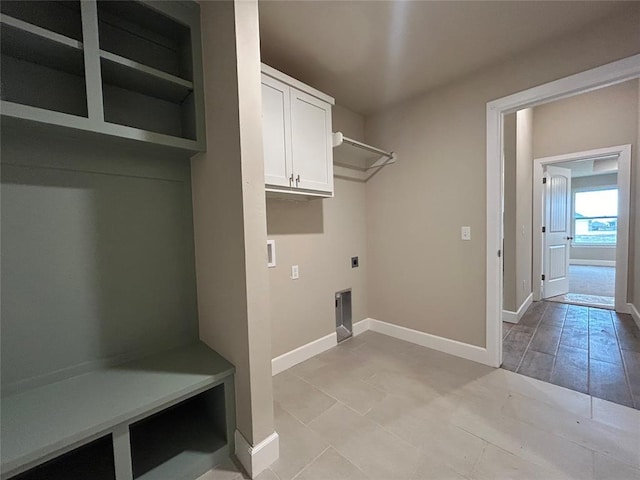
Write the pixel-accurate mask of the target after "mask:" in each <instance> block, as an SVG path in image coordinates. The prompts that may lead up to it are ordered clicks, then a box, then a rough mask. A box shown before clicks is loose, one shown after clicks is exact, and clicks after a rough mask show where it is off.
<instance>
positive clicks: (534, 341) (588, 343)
mask: <svg viewBox="0 0 640 480" xmlns="http://www.w3.org/2000/svg"><path fill="white" fill-rule="evenodd" d="M502 368H504V369H507V370H511V371H514V372H517V373H520V374H522V375H526V376H529V377H533V378H537V379H539V380H543V381H545V382H549V383H553V384H556V385H560V386H562V387H566V388H570V389H572V390H576V391H578V392H582V393H588V394H589V395H592V396H594V397H597V398H602V399H605V400H609V401H611V402H615V403H618V404H620V405H626V406H629V407H633V408H636V409H640V330H639V329H638V327H637V326H636V324H635V322H634V321H633V319H632V317H631V316H630V315H626V314H618V313H616V312H613V311H611V310H605V309H601V308H590V307H585V306H578V305H566V304H560V303H553V302H534V303H533V305H531V307H529V310H527V312H526V313H525V315H524V316H523V317H522V319H521V320H520V322H519V323H518V324H510V323H503V364H502Z"/></svg>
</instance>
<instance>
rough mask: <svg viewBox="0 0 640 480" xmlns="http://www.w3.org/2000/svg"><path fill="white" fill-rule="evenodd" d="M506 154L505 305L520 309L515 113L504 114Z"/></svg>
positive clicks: (504, 220) (515, 309)
mask: <svg viewBox="0 0 640 480" xmlns="http://www.w3.org/2000/svg"><path fill="white" fill-rule="evenodd" d="M503 125H504V127H503V128H504V130H503V140H502V141H503V155H504V218H503V222H504V227H503V228H504V237H503V242H504V257H503V258H504V260H503V261H504V276H503V288H502V308H503V310H508V311H510V312H515V311H517V310H518V304H517V298H516V294H517V291H516V284H517V279H516V258H517V257H516V253H517V252H516V235H517V231H516V230H517V229H516V206H517V184H516V170H517V163H516V152H517V135H516V114H515V113H511V114H509V115H505V116H504V122H503Z"/></svg>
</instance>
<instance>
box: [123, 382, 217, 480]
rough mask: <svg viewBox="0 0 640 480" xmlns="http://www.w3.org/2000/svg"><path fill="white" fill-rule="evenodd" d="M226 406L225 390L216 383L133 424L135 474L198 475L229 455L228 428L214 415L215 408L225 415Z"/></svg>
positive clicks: (152, 476)
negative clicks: (217, 424)
mask: <svg viewBox="0 0 640 480" xmlns="http://www.w3.org/2000/svg"><path fill="white" fill-rule="evenodd" d="M220 404H222V405H221V406H220V407H217V405H220ZM223 407H224V391H223V389H222V388H221V387H217V388H214V389H211V390H207V391H206V392H203V393H201V394H200V395H198V396H196V397H193V398H191V399H189V400H186V401H184V402H181V403H180V404H178V405H176V406H174V407H172V408H170V409H168V410H165V411H162V412H159V413H157V414H156V415H154V416H152V417H150V418H146V419H144V420H142V421H140V422H138V423H136V424H134V425H131V428H130V431H131V433H130V435H131V452H132V462H133V478H134V479H144V480H155V479H158V480H162V479H167V478H183V477H188V476H189V472H193V473H194V475H193V476H194V477H195V476H197V475H198V474H201V473H202V472H205V471H207V470H210V469H211V468H213V467H214V466H215V465H216V464H217V463H219V462H220V461H221V460H222V458H223V457H225V456H228V455H229V450H228V448H225V447H226V445H227V440H226V438H225V432H224V430H222V431H221V429H216V428H215V425H216V423H218V422H217V421H216V419H215V418H212V412H214V411H220V410H222V412H221V413H222V415H224V409H223Z"/></svg>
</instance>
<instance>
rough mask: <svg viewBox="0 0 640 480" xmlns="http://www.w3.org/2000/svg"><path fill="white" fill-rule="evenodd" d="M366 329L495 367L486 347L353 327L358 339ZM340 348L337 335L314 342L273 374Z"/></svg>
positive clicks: (372, 322) (275, 366)
mask: <svg viewBox="0 0 640 480" xmlns="http://www.w3.org/2000/svg"><path fill="white" fill-rule="evenodd" d="M531 298H532V295H529V297H528V298H527V300H526V301H525V303H523V304H522V307H521V308H520V309H521V310H522V311H523V312H524V311H526V310H527V308H529V305H530V304H531ZM367 330H371V331H373V332H377V333H381V334H383V335H388V336H390V337H394V338H398V339H400V340H405V341H407V342H411V343H415V344H416V345H421V346H423V347H427V348H432V349H434V350H438V351H440V352H444V353H448V354H451V355H455V356H457V357H461V358H466V359H467V360H471V361H474V362H478V363H483V364H485V365H490V366H491V365H492V363H491V359H490V358H489V354H488V352H487V349H486V348H483V347H478V346H475V345H471V344H468V343H463V342H458V341H457V340H451V339H449V338H444V337H439V336H437V335H431V334H430V333H424V332H420V331H418V330H413V329H411V328H406V327H401V326H399V325H394V324H393V323H387V322H383V321H380V320H376V319H374V318H365V319H364V320H360V321H359V322H356V323H354V324H353V336H354V337H356V336H358V335H360V334H362V333H364V332H366V331H367ZM336 345H337V337H336V334H335V333H332V334H330V335H327V336H325V337H322V338H319V339H317V340H314V341H313V342H310V343H307V344H306V345H302V346H301V347H298V348H296V349H295V350H291V351H290V352H287V353H285V354H283V355H280V356H279V357H276V358H274V359H273V360H271V372H272V374H273V375H277V374H278V373H280V372H283V371H285V370H287V369H289V368H291V367H293V366H294V365H297V364H298V363H301V362H304V361H305V360H308V359H310V358H311V357H314V356H316V355H318V354H320V353H322V352H324V351H326V350H329V349H330V348H332V347H334V346H336Z"/></svg>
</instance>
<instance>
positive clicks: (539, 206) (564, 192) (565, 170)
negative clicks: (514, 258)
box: [532, 145, 631, 313]
mask: <svg viewBox="0 0 640 480" xmlns="http://www.w3.org/2000/svg"><path fill="white" fill-rule="evenodd" d="M630 164H631V145H621V146H615V147H607V148H601V149H595V150H589V151H582V152H574V153H569V154H564V155H558V156H551V157H544V158H537V159H535V160H534V171H533V177H534V178H533V182H534V185H533V199H534V201H533V231H534V232H537V233H536V234H535V235H533V238H532V240H533V255H532V260H533V269H532V275H533V278H534V279H540V281H539V282H534V284H533V300H534V301H537V300H543V299H547V300H550V301H556V302H561V303H571V304H578V305H587V306H593V307H599V308H608V309H612V310H615V311H617V312H619V313H628V304H627V278H628V268H629V211H630V188H631V165H630Z"/></svg>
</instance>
